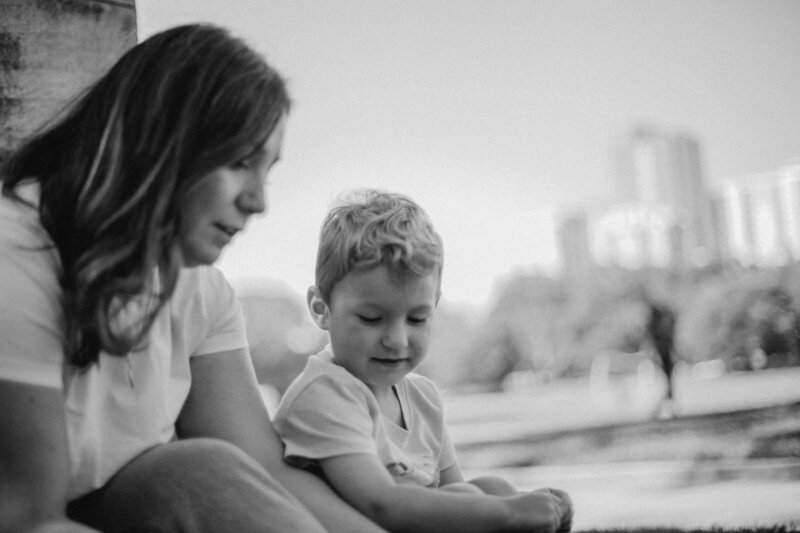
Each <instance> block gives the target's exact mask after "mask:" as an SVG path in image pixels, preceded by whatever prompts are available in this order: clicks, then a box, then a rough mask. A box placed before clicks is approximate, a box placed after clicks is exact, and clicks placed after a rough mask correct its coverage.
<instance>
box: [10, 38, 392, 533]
mask: <svg viewBox="0 0 800 533" xmlns="http://www.w3.org/2000/svg"><path fill="white" fill-rule="evenodd" d="M289 107H290V102H289V97H288V95H287V92H286V88H285V84H284V82H283V80H282V79H281V77H280V76H279V75H278V74H277V73H276V72H275V71H274V70H272V69H271V68H270V67H269V66H268V65H267V64H266V63H265V62H264V60H263V58H262V57H261V56H260V55H258V54H257V53H255V52H254V51H253V50H252V49H250V48H249V47H248V46H247V45H246V44H244V43H243V42H242V41H240V40H238V39H236V38H234V37H232V36H231V35H230V34H229V33H228V32H226V31H225V30H223V29H220V28H217V27H213V26H208V25H190V26H182V27H177V28H174V29H170V30H167V31H164V32H162V33H160V34H158V35H155V36H153V37H151V38H150V39H148V40H146V41H144V42H142V43H140V44H139V45H137V46H136V47H134V48H132V49H131V50H129V51H128V52H127V53H126V54H125V55H124V56H123V57H122V58H121V59H120V61H119V62H118V63H117V64H116V65H115V66H114V67H113V68H112V69H111V70H110V71H109V72H108V74H106V75H105V76H104V77H103V78H101V79H100V80H99V81H98V82H97V83H96V84H95V85H93V86H92V87H90V88H89V89H88V90H87V92H86V93H85V94H84V95H83V96H82V97H81V98H80V99H78V100H77V101H76V102H75V104H74V105H73V106H72V107H71V109H70V110H69V111H68V112H67V113H66V114H65V115H63V116H62V117H61V118H60V119H59V120H58V121H57V122H54V123H53V124H52V125H49V126H48V127H46V128H45V129H44V130H42V131H41V132H40V133H39V134H37V135H36V136H34V137H33V138H32V139H31V140H29V141H28V142H26V143H25V144H24V145H23V146H22V147H21V148H20V149H19V150H18V151H17V152H16V153H15V154H14V155H13V156H12V157H11V158H10V159H9V161H8V162H7V164H6V165H5V167H4V172H3V175H2V179H3V191H2V192H3V194H2V197H0V313H1V314H2V317H3V318H2V320H0V405H2V406H3V407H2V410H0V470H2V472H3V475H2V476H0V531H25V530H36V529H37V528H38V530H40V531H51V530H62V531H86V530H87V529H86V528H85V527H83V526H81V525H78V523H83V524H87V525H88V526H91V527H93V528H97V529H100V530H108V531H142V530H147V531H215V532H218V531H237V532H244V531H281V532H286V531H303V532H316V531H324V530H325V528H327V529H329V530H331V531H348V532H351V531H378V530H379V529H378V528H377V527H376V526H374V525H373V524H372V523H371V522H369V521H367V520H366V519H365V518H363V517H362V516H361V515H359V514H357V513H356V512H355V511H353V510H352V509H351V508H349V507H347V506H346V505H345V504H344V503H342V501H341V500H339V499H338V498H337V497H336V495H335V494H334V493H333V492H331V491H330V490H329V489H327V488H326V486H325V485H324V484H323V483H321V482H320V481H319V480H317V479H316V478H314V477H312V476H309V475H307V474H305V473H304V472H301V471H299V470H295V469H292V468H289V467H287V466H286V465H284V463H283V462H282V460H281V447H280V441H279V440H278V439H277V437H276V434H275V432H274V430H273V428H272V425H271V423H270V422H269V418H268V415H267V412H266V410H265V408H264V405H263V403H262V401H261V399H260V395H259V392H258V387H257V383H256V380H255V375H254V372H253V368H252V365H251V362H250V359H249V354H248V350H247V345H246V341H245V337H244V326H243V319H242V314H241V309H240V307H239V305H238V303H237V301H236V299H235V296H234V294H233V291H232V289H231V288H230V286H229V285H228V284H227V282H226V281H225V280H224V278H223V277H222V275H221V273H220V272H219V271H218V270H216V269H215V268H213V267H211V266H210V265H211V264H212V263H214V262H215V261H216V260H217V258H218V257H219V255H220V252H221V251H222V249H223V248H224V247H225V246H226V245H227V244H228V243H229V242H230V240H231V239H232V238H233V237H234V235H235V234H236V233H238V232H239V231H241V230H242V229H244V227H245V225H246V223H247V220H248V219H249V217H250V216H251V215H254V214H259V213H262V212H264V211H265V210H266V195H265V191H264V187H265V185H266V179H267V175H268V173H269V171H270V169H271V168H272V166H273V165H274V164H275V163H276V162H277V161H278V159H279V158H280V153H281V146H282V143H283V135H284V130H285V127H286V116H287V113H288V111H289ZM273 476H274V477H273ZM284 487H285V488H284ZM287 489H288V490H287ZM294 495H297V497H295V496H294ZM298 498H299V500H298ZM301 501H302V502H301ZM306 506H307V507H306ZM307 509H310V510H311V512H309V511H308V510H307ZM65 513H66V515H67V516H68V517H69V518H70V519H72V520H73V521H70V520H68V519H66V518H65ZM312 513H313V514H312ZM321 524H325V527H324V528H323V526H322V525H321ZM53 528H56V529H53ZM58 528H61V529H58Z"/></svg>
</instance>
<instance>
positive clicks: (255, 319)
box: [239, 282, 327, 394]
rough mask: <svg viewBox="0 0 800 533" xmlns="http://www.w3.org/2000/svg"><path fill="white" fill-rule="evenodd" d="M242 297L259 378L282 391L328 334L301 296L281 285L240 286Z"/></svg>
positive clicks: (240, 295)
mask: <svg viewBox="0 0 800 533" xmlns="http://www.w3.org/2000/svg"><path fill="white" fill-rule="evenodd" d="M239 301H240V302H241V303H242V309H243V312H244V316H245V324H246V327H247V340H248V343H249V344H250V355H251V357H252V359H253V365H254V366H255V369H256V376H257V377H258V381H259V382H260V383H264V384H267V385H270V386H272V387H274V388H275V389H276V390H277V391H278V392H279V393H280V394H283V392H284V391H285V390H286V388H287V387H288V386H289V383H291V382H292V380H293V379H294V378H295V377H296V376H297V375H298V374H299V373H300V372H301V371H302V370H303V367H304V366H305V363H306V359H307V358H308V356H309V355H311V354H313V353H316V352H317V351H319V350H320V349H321V348H322V347H323V346H324V344H325V342H327V336H326V335H325V334H324V332H322V331H321V330H319V328H317V326H316V325H315V324H314V323H313V322H312V321H311V318H310V317H309V316H308V311H307V310H306V306H305V302H304V301H303V299H302V297H300V295H297V294H294V293H292V292H291V291H289V290H288V289H286V288H285V287H283V286H281V285H278V284H274V283H268V282H264V283H263V284H259V285H253V286H250V287H247V288H245V289H243V290H239Z"/></svg>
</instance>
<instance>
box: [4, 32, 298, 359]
mask: <svg viewBox="0 0 800 533" xmlns="http://www.w3.org/2000/svg"><path fill="white" fill-rule="evenodd" d="M289 106H290V101H289V97H288V94H287V91H286V86H285V83H284V81H283V79H282V78H281V77H280V75H279V74H278V73H276V72H275V71H274V70H273V69H272V68H270V67H269V66H268V65H267V64H266V62H265V61H264V59H263V58H262V57H261V55H259V54H258V53H256V52H255V51H253V50H252V49H251V48H250V47H248V46H247V45H246V44H245V43H244V42H243V41H241V40H239V39H237V38H235V37H233V36H231V35H230V34H229V33H228V32H227V31H226V30H224V29H221V28H218V27H215V26H211V25H187V26H180V27H176V28H173V29H169V30H166V31H164V32H162V33H159V34H156V35H154V36H152V37H150V38H149V39H147V40H145V41H144V42H142V43H140V44H138V45H137V46H135V47H133V48H131V49H130V50H129V51H128V52H127V53H126V54H125V55H124V56H123V57H122V58H121V59H120V60H119V61H118V62H117V63H116V64H115V65H114V67H112V68H111V70H110V71H109V72H108V73H107V74H106V75H105V76H103V77H102V78H101V79H100V80H99V81H97V82H96V83H95V84H94V85H93V86H92V87H90V88H89V89H88V90H87V91H86V92H85V94H84V95H83V96H81V97H80V98H79V99H78V100H76V102H75V103H74V104H73V105H72V106H71V107H70V109H69V110H68V111H67V112H66V114H65V115H64V116H63V118H60V119H59V120H58V121H57V122H55V123H54V124H53V125H51V126H48V127H46V128H45V129H43V130H42V131H40V132H39V133H38V134H36V135H34V136H33V137H32V138H31V139H30V140H28V141H27V142H25V143H24V144H23V145H22V146H21V147H20V148H19V150H17V152H16V153H15V154H13V155H12V156H11V158H10V159H9V160H8V161H7V163H6V165H5V168H4V172H3V176H4V177H3V194H5V195H7V196H10V197H13V198H17V199H19V196H18V195H17V194H16V188H17V186H18V185H20V184H21V183H24V182H28V181H37V182H39V183H40V186H41V199H40V204H39V212H40V217H41V221H42V224H43V226H44V228H45V229H46V230H47V231H48V232H49V234H50V236H51V238H52V240H53V242H54V244H55V247H56V249H57V250H58V253H59V255H60V258H61V267H62V272H61V277H60V284H61V287H62V289H63V307H64V316H65V320H66V337H65V354H66V357H67V361H68V362H69V363H70V364H72V365H74V366H77V367H80V368H87V367H88V366H90V365H91V364H93V363H94V362H96V361H97V359H98V355H99V351H100V350H105V351H107V352H109V353H112V354H118V355H122V354H126V353H128V352H129V351H131V350H133V349H136V348H137V347H139V345H140V344H141V343H142V341H143V340H144V338H145V336H146V335H147V332H148V330H149V328H150V326H151V324H152V323H153V320H154V319H155V316H156V314H157V313H158V311H159V310H160V309H161V308H162V307H163V305H164V303H165V302H166V301H167V300H168V299H169V298H170V296H171V295H172V292H173V290H174V288H175V285H176V282H177V278H178V272H179V269H180V267H181V264H182V258H181V256H180V250H179V247H178V245H177V236H178V228H179V225H180V222H181V221H180V217H179V212H180V207H181V204H182V202H183V201H184V199H185V198H186V196H187V193H188V192H189V191H190V190H191V189H192V188H193V187H195V186H196V185H197V184H198V182H199V180H200V179H201V178H202V177H203V176H204V175H206V174H207V173H208V172H210V171H211V170H213V169H215V168H218V167H220V166H224V165H228V164H231V163H233V162H235V161H237V160H238V159H239V158H241V157H243V156H244V155H245V154H247V153H250V152H251V151H252V150H253V149H254V148H255V147H256V146H260V145H261V144H263V143H264V142H265V141H266V140H267V138H268V137H269V135H270V133H271V132H272V130H273V129H274V127H275V125H276V124H277V122H278V121H279V120H280V118H281V116H282V115H283V114H284V113H286V112H288V109H289ZM156 271H157V272H158V274H159V283H158V284H157V285H156V284H154V282H153V281H154V275H155V272H156ZM155 286H160V289H159V290H158V292H157V293H156V294H152V292H153V290H154V287H155ZM144 295H152V298H153V300H152V301H151V302H150V304H151V305H150V306H149V310H147V311H146V312H145V313H144V314H143V318H142V319H141V320H140V321H138V322H137V323H136V324H135V327H133V328H130V327H122V326H120V318H121V317H120V315H121V314H122V311H123V310H124V309H125V308H126V307H127V306H128V305H129V304H131V303H133V302H135V301H136V300H137V298H141V297H142V296H144Z"/></svg>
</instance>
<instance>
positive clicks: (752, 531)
mask: <svg viewBox="0 0 800 533" xmlns="http://www.w3.org/2000/svg"><path fill="white" fill-rule="evenodd" d="M794 531H800V530H799V529H798V526H797V525H795V524H786V525H776V526H770V527H757V528H731V529H725V528H710V529H676V528H636V529H585V530H580V531H576V532H575V533H790V532H794Z"/></svg>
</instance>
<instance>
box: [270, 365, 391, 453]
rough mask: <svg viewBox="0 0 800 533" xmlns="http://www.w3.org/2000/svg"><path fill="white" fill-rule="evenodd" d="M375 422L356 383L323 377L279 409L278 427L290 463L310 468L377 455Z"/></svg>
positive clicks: (363, 394) (311, 383)
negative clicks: (346, 457) (339, 457)
mask: <svg viewBox="0 0 800 533" xmlns="http://www.w3.org/2000/svg"><path fill="white" fill-rule="evenodd" d="M373 420H374V419H373V415H372V414H371V413H370V409H369V407H368V405H367V400H366V397H365V392H364V391H362V390H360V389H359V388H358V387H357V386H356V384H355V383H352V382H349V381H343V380H339V379H337V378H336V377H332V376H320V377H318V378H317V379H315V380H313V381H311V382H310V383H309V384H308V385H307V386H305V387H304V388H303V389H302V390H300V391H298V392H297V394H294V395H293V397H292V398H291V399H288V402H287V403H286V404H285V405H283V406H282V407H281V408H280V409H279V416H277V417H276V421H275V422H276V423H275V427H276V429H277V430H278V433H279V434H280V436H281V438H282V439H283V442H284V445H285V450H284V456H285V457H286V459H287V460H289V461H290V462H293V463H295V464H298V465H300V466H307V465H308V464H311V463H313V462H314V461H316V460H319V459H325V458H328V457H335V456H337V455H345V454H352V453H367V454H373V455H377V453H378V452H377V448H376V445H375V436H374V427H375V424H374V421H373Z"/></svg>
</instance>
